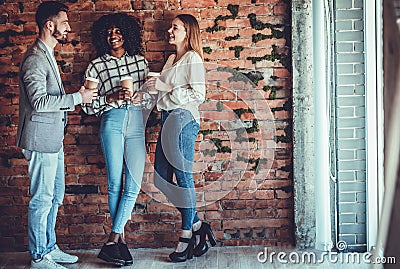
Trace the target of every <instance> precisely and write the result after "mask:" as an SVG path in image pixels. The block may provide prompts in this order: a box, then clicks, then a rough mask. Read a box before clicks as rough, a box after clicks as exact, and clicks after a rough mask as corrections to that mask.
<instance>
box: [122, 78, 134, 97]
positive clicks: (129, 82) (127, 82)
mask: <svg viewBox="0 0 400 269" xmlns="http://www.w3.org/2000/svg"><path fill="white" fill-rule="evenodd" d="M121 86H122V88H123V89H127V90H129V91H130V92H131V96H132V95H133V92H134V89H133V78H132V77H122V78H121Z"/></svg>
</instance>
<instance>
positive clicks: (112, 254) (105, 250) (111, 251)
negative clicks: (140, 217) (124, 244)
mask: <svg viewBox="0 0 400 269" xmlns="http://www.w3.org/2000/svg"><path fill="white" fill-rule="evenodd" d="M97 258H99V259H102V260H103V261H106V262H108V263H111V264H114V265H117V266H123V265H125V261H124V259H123V258H122V256H121V253H120V251H119V246H118V244H117V243H113V244H108V245H107V244H104V246H103V247H102V248H101V250H100V253H99V255H98V256H97Z"/></svg>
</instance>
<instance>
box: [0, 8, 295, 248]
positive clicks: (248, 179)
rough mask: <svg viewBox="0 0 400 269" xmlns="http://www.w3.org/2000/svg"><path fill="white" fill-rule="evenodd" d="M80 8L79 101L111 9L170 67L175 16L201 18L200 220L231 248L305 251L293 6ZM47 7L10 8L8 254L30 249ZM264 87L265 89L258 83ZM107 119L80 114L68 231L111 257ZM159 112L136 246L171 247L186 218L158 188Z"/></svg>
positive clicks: (62, 51)
mask: <svg viewBox="0 0 400 269" xmlns="http://www.w3.org/2000/svg"><path fill="white" fill-rule="evenodd" d="M63 2H66V4H67V5H68V6H69V7H70V10H71V12H70V14H69V18H70V24H71V27H72V33H71V34H70V35H69V40H70V41H71V42H70V43H69V44H66V45H64V46H57V47H56V52H57V55H56V58H57V60H58V62H59V65H60V70H61V74H62V77H63V81H64V85H65V88H66V90H67V91H68V92H74V91H76V90H77V89H78V87H79V86H80V85H81V79H82V74H83V71H84V70H85V68H86V66H87V64H88V61H89V60H90V59H92V58H93V56H94V51H93V46H92V44H91V43H90V41H91V40H90V27H91V25H92V23H93V21H94V20H96V19H97V18H99V17H100V16H101V15H104V14H106V13H110V12H119V11H121V12H129V13H130V14H132V15H133V16H135V17H138V18H139V19H140V20H141V23H142V26H143V41H144V42H143V48H144V55H145V57H146V58H147V59H148V60H149V62H150V65H151V68H152V69H154V70H157V69H160V68H161V67H162V65H163V63H164V61H165V59H166V56H168V54H169V53H171V51H172V49H173V48H172V47H170V46H168V44H167V43H166V41H165V32H166V30H167V29H168V27H169V23H170V20H171V18H172V17H173V16H174V15H176V14H178V13H183V12H187V13H191V14H193V15H194V16H195V17H196V18H197V19H198V20H199V22H200V26H201V29H202V38H203V45H204V47H205V49H204V50H205V54H204V55H205V58H206V65H207V69H208V73H207V83H208V90H207V100H206V102H205V103H204V104H203V105H202V106H201V115H202V117H203V119H202V122H201V132H200V134H199V135H198V141H197V144H196V153H195V158H196V164H195V169H196V171H195V173H194V177H195V182H196V187H197V191H198V195H197V197H198V212H199V216H200V217H201V218H202V219H204V220H206V221H208V222H210V223H211V225H212V227H213V229H214V231H215V234H216V237H217V239H218V241H219V244H220V245H225V246H226V245H235V246H236V245H265V246H281V245H293V244H294V216H293V211H294V205H293V204H294V203H293V178H292V134H291V133H292V131H291V126H292V124H291V120H292V116H291V66H290V65H291V59H290V46H291V44H290V31H291V29H290V0H240V1H239V0H229V1H227V0H200V1H191V0H180V1H179V0H158V1H82V0H75V1H73V0H70V1H68V0H67V1H63ZM37 5H38V1H33V3H32V0H29V1H28V0H21V1H18V2H16V1H7V0H6V1H0V10H1V12H0V14H1V15H0V63H1V69H0V89H1V90H0V103H1V106H0V111H1V113H0V141H1V143H0V145H1V149H0V250H2V251H12V250H26V248H27V204H28V201H29V178H28V176H27V162H26V160H25V159H23V156H22V154H21V151H20V150H19V149H17V148H16V147H15V146H14V145H15V137H16V131H17V123H18V77H17V76H18V66H19V63H20V61H21V57H22V55H23V53H24V52H25V50H26V48H27V46H28V45H29V44H31V43H32V42H33V41H34V40H35V38H36V36H37V33H36V32H37V29H36V25H35V21H34V13H35V10H36V7H37ZM252 83H255V84H252ZM98 129H99V120H98V118H96V117H93V116H86V115H84V114H83V113H82V112H81V111H80V108H79V107H77V109H76V111H75V112H73V113H69V125H68V127H67V128H66V135H65V140H64V146H65V164H66V185H67V189H66V195H65V199H64V205H63V206H62V207H61V208H60V211H59V218H58V222H57V234H58V242H59V244H60V245H62V246H63V247H65V248H71V249H77V248H84V249H85V248H88V249H89V248H99V247H100V246H101V245H102V244H103V242H104V241H105V240H106V238H107V235H106V234H105V232H107V233H108V232H109V231H110V216H109V213H108V206H107V178H106V171H105V165H104V160H103V157H102V153H101V149H100V146H99V140H98ZM158 130H159V115H158V113H157V112H153V113H152V114H151V115H150V118H149V122H148V127H147V130H146V146H147V149H148V156H147V157H148V160H147V164H146V168H145V175H144V177H143V185H142V192H141V193H140V195H139V197H138V199H137V204H136V206H135V209H134V212H133V214H132V221H130V222H128V224H127V226H126V236H127V238H128V242H131V245H130V246H131V247H161V246H167V247H171V246H173V245H175V242H176V240H177V234H176V233H177V231H179V229H180V216H179V214H178V211H177V210H176V209H174V207H171V206H170V205H168V204H167V203H166V200H165V197H164V196H163V195H162V194H161V193H160V192H159V191H158V190H157V189H156V188H155V187H154V185H153V184H152V182H153V177H152V173H153V166H152V160H153V159H154V150H155V141H156V138H157V131H158Z"/></svg>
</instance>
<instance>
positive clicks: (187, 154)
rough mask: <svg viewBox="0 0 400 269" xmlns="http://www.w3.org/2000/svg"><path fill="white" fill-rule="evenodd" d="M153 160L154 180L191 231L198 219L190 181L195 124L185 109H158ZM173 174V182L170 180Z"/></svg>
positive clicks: (193, 191)
mask: <svg viewBox="0 0 400 269" xmlns="http://www.w3.org/2000/svg"><path fill="white" fill-rule="evenodd" d="M161 119H162V126H161V131H160V135H159V136H158V140H157V146H156V155H155V163H154V170H155V171H154V183H155V185H156V187H158V188H159V189H160V190H161V191H162V192H163V193H164V194H165V195H166V196H167V198H168V199H169V200H170V201H171V202H172V203H173V204H174V205H175V206H176V207H177V208H178V210H179V211H180V213H181V215H182V229H183V230H191V229H192V225H193V223H195V222H197V221H199V218H198V216H197V214H196V191H195V189H194V180H193V175H192V172H193V159H194V144H195V142H196V137H197V134H198V132H199V128H200V126H199V124H198V123H197V122H196V120H195V119H194V118H193V116H192V113H190V111H188V110H185V109H180V108H179V109H174V110H171V111H162V114H161ZM173 174H175V178H176V184H175V183H174V182H173V181H172V177H173Z"/></svg>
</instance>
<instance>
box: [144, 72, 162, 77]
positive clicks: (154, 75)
mask: <svg viewBox="0 0 400 269" xmlns="http://www.w3.org/2000/svg"><path fill="white" fill-rule="evenodd" d="M160 75H161V73H160V72H149V73H148V74H147V76H149V77H159V76H160Z"/></svg>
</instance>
